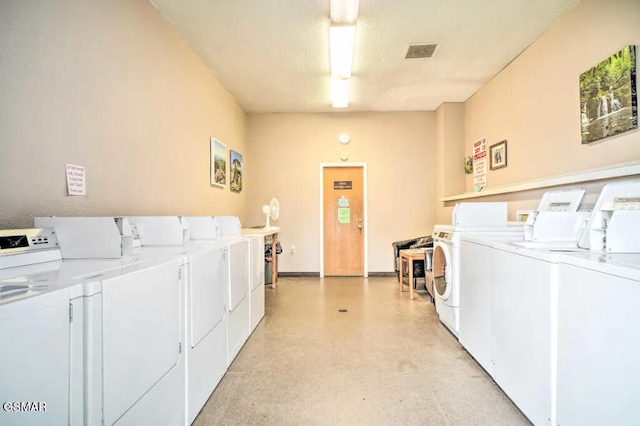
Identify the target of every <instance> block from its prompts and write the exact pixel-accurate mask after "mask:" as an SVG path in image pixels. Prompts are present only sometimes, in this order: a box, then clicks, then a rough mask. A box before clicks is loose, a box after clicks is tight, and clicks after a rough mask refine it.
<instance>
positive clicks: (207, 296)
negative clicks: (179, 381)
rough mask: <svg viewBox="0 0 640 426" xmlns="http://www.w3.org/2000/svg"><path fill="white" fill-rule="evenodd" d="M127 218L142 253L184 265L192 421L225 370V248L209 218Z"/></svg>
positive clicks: (188, 402)
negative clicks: (137, 236) (217, 238)
mask: <svg viewBox="0 0 640 426" xmlns="http://www.w3.org/2000/svg"><path fill="white" fill-rule="evenodd" d="M129 220H130V222H131V223H132V226H133V231H134V233H137V234H138V235H139V236H140V243H141V246H142V250H141V256H142V257H144V258H151V259H153V258H163V257H169V258H171V257H175V256H178V257H180V258H181V259H182V262H183V264H184V266H185V277H186V300H185V301H186V303H185V314H186V316H185V325H186V331H185V339H186V347H185V355H186V389H185V392H186V393H185V397H186V407H187V423H188V424H191V423H192V422H193V420H194V419H195V418H196V416H197V415H198V413H199V412H200V410H201V409H202V407H203V406H204V404H205V403H206V401H207V400H208V399H209V397H210V396H211V393H212V392H213V391H214V389H215V388H216V386H217V385H218V383H219V382H220V380H221V379H222V377H223V376H224V374H225V372H226V369H227V316H226V304H225V279H226V268H225V259H226V257H227V256H228V254H227V248H226V246H225V245H223V244H220V243H218V242H217V240H216V237H217V235H216V229H215V228H216V224H215V223H214V221H213V219H212V218H211V217H198V218H196V217H192V218H187V217H179V216H134V217H130V218H129ZM187 235H188V237H189V240H188V241H186V242H185V240H186V236H187ZM192 238H193V239H192ZM196 238H199V239H197V240H196Z"/></svg>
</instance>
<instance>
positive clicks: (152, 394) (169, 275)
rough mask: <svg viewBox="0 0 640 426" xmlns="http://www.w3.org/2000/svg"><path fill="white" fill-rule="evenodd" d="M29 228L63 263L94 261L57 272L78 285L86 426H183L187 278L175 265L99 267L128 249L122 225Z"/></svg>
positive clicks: (88, 221)
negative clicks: (48, 231) (50, 232)
mask: <svg viewBox="0 0 640 426" xmlns="http://www.w3.org/2000/svg"><path fill="white" fill-rule="evenodd" d="M34 222H35V223H36V224H38V225H39V226H47V227H52V228H54V229H55V232H56V235H57V236H58V239H59V241H60V243H61V251H62V253H63V257H64V253H67V255H68V256H78V257H81V258H82V257H89V256H91V258H90V259H86V258H85V259H83V260H75V261H71V260H68V259H67V258H65V260H64V262H63V264H62V265H61V269H60V270H61V271H62V275H64V276H72V275H73V277H74V278H75V279H77V280H78V281H80V282H82V283H83V285H82V287H83V313H84V315H83V320H84V321H83V325H84V336H83V337H84V375H83V387H84V410H83V411H84V414H83V417H84V419H83V424H85V425H115V424H118V425H122V424H173V425H178V424H184V423H185V390H184V389H185V385H184V383H185V371H184V368H185V362H184V357H183V355H182V352H183V349H182V348H183V341H184V321H183V318H184V310H183V305H184V286H185V283H184V276H185V274H184V267H183V266H181V265H180V262H179V259H176V258H174V259H167V258H164V259H155V260H152V259H142V258H139V257H137V256H136V255H130V256H129V257H120V258H114V259H113V260H109V259H99V258H100V257H106V258H111V257H115V256H114V254H115V253H121V256H122V255H123V254H126V253H125V252H128V250H130V249H131V248H132V245H131V242H132V240H133V237H132V235H131V233H130V231H131V229H130V227H129V226H128V221H127V220H126V219H124V218H116V219H114V218H111V217H109V218H107V217H102V218H98V217H93V218H61V217H47V218H35V220H34ZM96 235H103V236H104V238H101V239H96V238H92V237H94V236H96ZM101 248H102V250H103V251H102V252H101ZM78 265H87V266H84V267H79V266H78ZM91 265H92V266H91Z"/></svg>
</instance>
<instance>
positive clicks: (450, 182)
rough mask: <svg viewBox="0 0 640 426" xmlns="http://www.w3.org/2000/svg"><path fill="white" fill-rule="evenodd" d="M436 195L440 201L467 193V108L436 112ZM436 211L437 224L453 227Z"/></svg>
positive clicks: (459, 106) (451, 106)
mask: <svg viewBox="0 0 640 426" xmlns="http://www.w3.org/2000/svg"><path fill="white" fill-rule="evenodd" d="M436 135H437V136H436V144H437V148H436V152H437V154H436V158H437V165H436V171H437V172H436V185H437V189H436V193H437V197H438V198H440V197H445V196H448V195H456V194H460V193H462V192H464V188H465V178H464V176H465V175H464V173H462V174H461V173H460V169H464V161H463V159H464V156H465V153H464V104H463V103H444V104H442V105H440V107H439V108H438V109H437V110H436ZM447 213H448V212H446V211H445V209H437V210H436V221H435V223H438V224H448V223H451V214H447Z"/></svg>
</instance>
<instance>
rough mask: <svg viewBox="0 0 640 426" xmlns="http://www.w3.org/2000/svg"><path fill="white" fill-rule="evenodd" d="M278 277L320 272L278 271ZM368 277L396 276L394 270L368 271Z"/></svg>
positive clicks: (313, 275)
mask: <svg viewBox="0 0 640 426" xmlns="http://www.w3.org/2000/svg"><path fill="white" fill-rule="evenodd" d="M278 276H279V277H320V272H278ZM369 276H370V277H397V276H398V274H396V273H395V272H369Z"/></svg>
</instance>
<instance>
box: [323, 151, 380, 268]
mask: <svg viewBox="0 0 640 426" xmlns="http://www.w3.org/2000/svg"><path fill="white" fill-rule="evenodd" d="M327 167H328V168H331V167H355V168H358V167H359V168H361V169H362V180H363V188H362V191H363V200H362V202H363V204H364V209H363V213H362V214H363V216H364V219H363V220H364V229H363V232H364V241H363V244H364V247H363V249H364V250H363V256H364V259H363V262H364V263H363V271H362V272H363V277H364V278H367V277H368V276H369V220H368V218H369V212H368V204H369V203H368V195H367V193H368V177H367V163H320V166H319V168H318V171H319V178H318V185H319V188H320V191H319V193H320V198H319V199H320V203H319V213H318V221H319V222H320V278H324V169H325V168H327Z"/></svg>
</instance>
